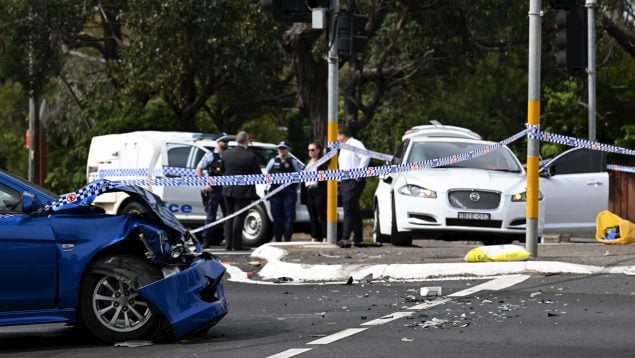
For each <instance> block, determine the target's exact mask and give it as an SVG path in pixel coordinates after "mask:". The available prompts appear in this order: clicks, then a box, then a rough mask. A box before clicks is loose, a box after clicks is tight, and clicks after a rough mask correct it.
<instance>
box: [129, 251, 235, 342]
mask: <svg viewBox="0 0 635 358" xmlns="http://www.w3.org/2000/svg"><path fill="white" fill-rule="evenodd" d="M224 273H225V267H224V266H223V265H222V264H221V263H220V262H219V261H218V260H215V259H207V258H201V259H198V260H196V261H195V262H193V263H192V265H191V266H190V267H189V268H187V269H186V270H183V271H181V272H179V273H177V274H174V275H172V276H169V277H167V278H164V279H162V280H160V281H156V282H154V283H151V284H149V285H147V286H144V287H142V288H140V289H138V290H137V292H138V293H139V295H141V296H142V297H144V298H146V299H147V300H148V301H149V302H151V303H152V304H153V305H154V306H155V307H156V308H158V309H159V310H160V311H161V312H162V313H163V315H164V316H165V318H166V319H167V320H168V321H169V322H170V324H171V325H172V328H173V329H174V335H175V336H176V337H177V338H179V339H180V338H183V337H185V336H187V335H189V334H191V333H194V332H196V331H199V330H201V329H207V328H209V327H211V326H213V325H214V324H216V323H217V322H218V321H219V320H220V319H221V318H223V317H224V316H225V315H226V314H227V300H226V299H225V292H224V291H223V285H222V283H221V279H222V277H223V274H224Z"/></svg>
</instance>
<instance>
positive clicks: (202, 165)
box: [196, 133, 229, 246]
mask: <svg viewBox="0 0 635 358" xmlns="http://www.w3.org/2000/svg"><path fill="white" fill-rule="evenodd" d="M228 143H229V136H228V135H227V134H225V133H223V134H221V135H220V137H218V138H217V139H216V150H215V151H214V152H207V153H206V154H205V156H204V157H203V158H202V159H201V160H200V161H199V162H198V165H197V166H196V176H199V177H201V176H203V170H205V171H207V175H208V176H221V175H223V174H225V163H224V162H223V152H224V151H225V149H227V146H228ZM201 197H202V199H203V206H204V207H205V213H206V214H207V217H206V218H205V224H209V223H211V222H214V221H216V213H217V212H218V207H219V206H220V208H221V211H222V212H223V216H225V215H227V208H226V206H225V201H224V200H223V187H222V186H211V185H205V187H203V190H202V191H201ZM219 228H220V226H219V227H216V228H208V229H207V230H205V231H204V232H203V246H209V245H211V244H219V243H220V242H221V241H222V237H214V236H220V235H221V233H222V231H221V230H218V229H219ZM214 234H216V235H214Z"/></svg>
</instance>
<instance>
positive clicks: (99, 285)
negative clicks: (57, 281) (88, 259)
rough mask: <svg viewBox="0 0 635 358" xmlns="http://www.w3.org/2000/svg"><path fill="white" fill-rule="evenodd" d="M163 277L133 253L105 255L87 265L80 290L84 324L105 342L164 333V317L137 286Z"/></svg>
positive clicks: (158, 336)
mask: <svg viewBox="0 0 635 358" xmlns="http://www.w3.org/2000/svg"><path fill="white" fill-rule="evenodd" d="M162 278H163V275H162V274H161V270H160V269H159V268H158V267H155V266H153V265H151V264H150V263H149V262H147V261H144V260H143V259H141V258H138V257H135V256H128V255H121V256H108V257H104V258H101V259H98V260H97V261H96V262H95V263H93V264H92V265H91V267H90V268H89V269H88V272H87V275H86V277H85V279H84V281H83V283H82V286H81V291H80V302H79V305H80V307H79V309H80V316H81V320H82V323H83V325H84V326H85V327H86V328H87V329H88V331H89V332H90V333H92V334H93V335H94V336H95V337H97V338H99V339H100V340H103V341H105V342H109V343H113V342H119V341H127V340H135V339H143V340H151V341H156V340H159V339H160V338H162V336H163V331H164V329H163V327H165V319H164V317H163V316H162V314H161V313H160V312H159V311H158V310H157V309H156V308H154V307H153V306H152V304H150V303H149V302H147V301H146V300H145V299H143V298H141V297H140V296H138V295H137V293H136V291H135V290H136V289H138V288H139V287H143V286H146V285H148V284H150V283H152V282H155V281H157V280H160V279H162Z"/></svg>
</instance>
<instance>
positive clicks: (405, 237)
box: [390, 194, 412, 246]
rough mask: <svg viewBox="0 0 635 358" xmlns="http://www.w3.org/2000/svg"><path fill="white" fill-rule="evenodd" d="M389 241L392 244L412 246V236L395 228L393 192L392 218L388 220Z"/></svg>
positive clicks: (395, 217)
mask: <svg viewBox="0 0 635 358" xmlns="http://www.w3.org/2000/svg"><path fill="white" fill-rule="evenodd" d="M390 243H391V244H393V245H394V246H412V236H410V235H409V234H408V233H405V232H400V231H399V230H398V229H397V216H396V214H395V198H394V194H393V200H392V220H390Z"/></svg>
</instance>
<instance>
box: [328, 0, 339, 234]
mask: <svg viewBox="0 0 635 358" xmlns="http://www.w3.org/2000/svg"><path fill="white" fill-rule="evenodd" d="M339 10H340V2H339V0H330V2H329V12H330V15H331V16H330V17H329V31H328V33H327V45H328V49H329V50H328V127H327V140H328V142H329V143H333V142H335V141H337V118H338V91H339V87H338V81H339V73H338V71H339V58H338V55H337V36H338V35H337V28H336V21H337V20H336V16H337V13H338V12H339ZM328 169H329V170H335V169H337V155H335V156H334V157H333V158H332V159H331V161H330V162H329V166H328ZM326 241H327V242H328V243H329V244H332V245H334V244H335V243H336V242H337V181H335V180H329V181H328V182H327V186H326Z"/></svg>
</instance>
